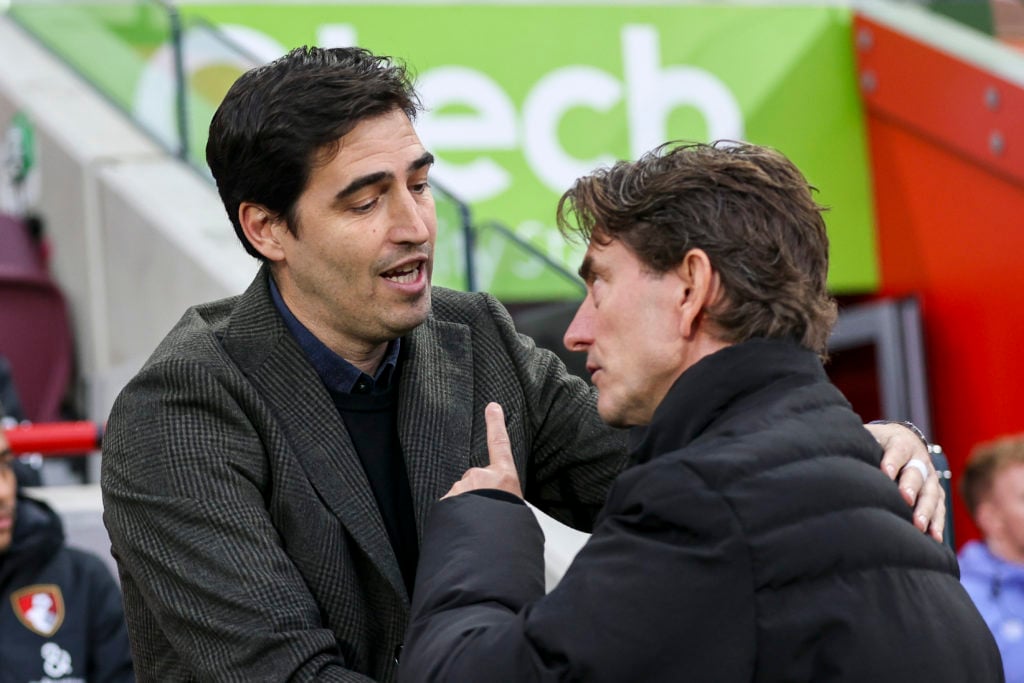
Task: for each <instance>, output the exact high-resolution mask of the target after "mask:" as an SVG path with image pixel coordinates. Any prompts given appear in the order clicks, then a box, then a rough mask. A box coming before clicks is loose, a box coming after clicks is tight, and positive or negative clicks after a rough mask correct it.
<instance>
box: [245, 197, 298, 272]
mask: <svg viewBox="0 0 1024 683" xmlns="http://www.w3.org/2000/svg"><path fill="white" fill-rule="evenodd" d="M238 222H239V223H240V224H241V226H242V232H243V233H245V238H246V239H247V240H249V244H251V245H252V246H253V248H254V249H255V250H256V251H258V252H260V253H261V254H263V256H264V258H266V259H267V260H269V261H281V260H283V259H284V249H283V248H282V247H281V241H280V237H281V232H282V231H283V230H287V226H286V225H285V222H284V219H283V218H281V217H280V216H278V215H277V214H275V213H273V212H271V211H269V210H267V208H266V207H264V206H262V205H261V204H254V203H252V202H242V203H241V204H240V205H239V206H238Z"/></svg>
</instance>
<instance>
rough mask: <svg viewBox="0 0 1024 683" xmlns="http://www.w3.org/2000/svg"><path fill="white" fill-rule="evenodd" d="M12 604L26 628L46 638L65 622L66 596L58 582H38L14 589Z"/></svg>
mask: <svg viewBox="0 0 1024 683" xmlns="http://www.w3.org/2000/svg"><path fill="white" fill-rule="evenodd" d="M11 606H12V607H13V608H14V613H15V614H16V615H17V616H18V620H19V621H21V623H22V624H24V626H25V628H27V629H28V630H30V631H32V632H33V633H37V634H39V635H41V636H43V637H44V638H49V637H50V636H52V635H53V634H54V633H56V632H57V629H59V628H60V627H61V624H63V623H64V596H63V595H62V594H61V592H60V586H57V585H56V584H52V583H46V584H36V585H34V586H27V587H25V588H22V589H21V590H17V591H14V593H12V594H11Z"/></svg>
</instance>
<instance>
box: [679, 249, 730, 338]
mask: <svg viewBox="0 0 1024 683" xmlns="http://www.w3.org/2000/svg"><path fill="white" fill-rule="evenodd" d="M676 275H677V276H678V277H679V281H680V282H681V283H682V288H681V291H680V299H679V311H680V314H681V315H680V321H679V322H680V333H681V334H682V335H683V337H685V338H687V339H692V338H693V336H694V335H695V334H696V333H697V330H698V328H699V327H700V325H701V323H702V322H703V320H704V316H703V313H704V311H705V310H706V309H707V308H709V307H710V306H711V305H712V304H713V303H715V302H716V301H717V299H718V298H719V296H720V292H721V280H720V279H719V277H718V273H717V272H715V270H714V268H712V267H711V259H710V258H708V255H707V253H706V252H705V251H704V250H703V249H691V250H690V251H688V252H686V255H685V256H683V260H682V262H681V263H680V264H679V265H678V266H676Z"/></svg>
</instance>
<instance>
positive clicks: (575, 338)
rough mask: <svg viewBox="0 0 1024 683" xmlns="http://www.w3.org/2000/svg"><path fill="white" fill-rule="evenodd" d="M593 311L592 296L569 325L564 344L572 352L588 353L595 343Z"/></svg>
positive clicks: (581, 305) (584, 301)
mask: <svg viewBox="0 0 1024 683" xmlns="http://www.w3.org/2000/svg"><path fill="white" fill-rule="evenodd" d="M593 311H594V306H593V304H592V303H591V301H590V295H589V294H588V295H587V298H586V299H584V300H583V303H581V304H580V307H579V309H578V310H577V311H576V315H575V316H573V319H572V322H571V323H569V327H568V329H566V331H565V336H564V337H562V343H563V344H565V348H567V349H569V350H570V351H586V350H587V347H588V346H590V344H591V342H593Z"/></svg>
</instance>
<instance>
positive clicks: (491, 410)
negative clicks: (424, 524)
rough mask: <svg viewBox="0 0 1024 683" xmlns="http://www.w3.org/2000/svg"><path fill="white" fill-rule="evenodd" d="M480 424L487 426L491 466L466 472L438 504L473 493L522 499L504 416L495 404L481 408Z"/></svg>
mask: <svg viewBox="0 0 1024 683" xmlns="http://www.w3.org/2000/svg"><path fill="white" fill-rule="evenodd" d="M484 420H485V421H486V422H487V453H488V455H490V460H491V464H490V465H488V466H487V467H471V468H470V469H468V470H466V473H465V474H463V475H462V479H460V480H458V481H457V482H455V485H454V486H452V487H451V489H450V490H449V491H448V493H446V494H444V495H443V496H442V497H441V499H442V500H443V499H445V498H448V497H449V496H457V495H459V494H460V493H465V492H466V491H475V490H477V489H498V490H500V491H505V492H507V493H511V494H514V495H516V496H519V497H520V498H522V497H523V490H522V488H520V486H519V474H518V472H516V463H515V460H513V459H512V444H511V443H510V442H509V440H508V432H507V431H506V430H505V413H504V411H502V409H501V406H500V405H498V404H497V403H488V404H487V407H486V408H484Z"/></svg>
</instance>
